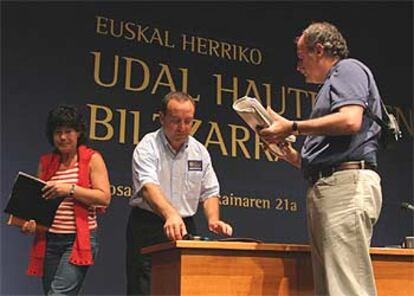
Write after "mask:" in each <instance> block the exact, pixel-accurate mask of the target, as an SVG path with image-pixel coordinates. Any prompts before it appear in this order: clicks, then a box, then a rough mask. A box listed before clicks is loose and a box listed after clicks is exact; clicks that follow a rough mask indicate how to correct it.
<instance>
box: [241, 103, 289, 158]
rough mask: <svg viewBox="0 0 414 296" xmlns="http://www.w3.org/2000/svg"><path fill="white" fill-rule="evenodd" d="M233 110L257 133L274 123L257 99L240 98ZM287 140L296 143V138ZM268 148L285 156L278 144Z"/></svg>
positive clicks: (278, 154) (270, 145)
mask: <svg viewBox="0 0 414 296" xmlns="http://www.w3.org/2000/svg"><path fill="white" fill-rule="evenodd" d="M233 109H234V110H235V111H236V112H237V114H239V116H240V117H241V118H242V119H243V120H244V121H245V122H246V123H247V125H248V126H250V128H251V129H252V130H254V131H255V132H257V131H258V130H260V129H261V128H265V127H269V126H270V125H271V124H272V122H273V119H272V117H271V116H270V115H269V113H267V111H266V109H265V108H264V107H263V105H262V104H261V103H260V102H259V101H258V100H257V99H256V98H251V97H247V96H245V97H242V98H239V99H237V100H236V101H235V102H234V103H233ZM285 140H286V141H287V142H295V141H296V137H295V136H294V135H290V136H289V137H287V138H286V139H285ZM268 146H269V148H270V150H271V152H273V153H274V154H276V155H277V156H281V155H284V152H283V151H282V150H281V149H280V148H279V147H278V146H277V145H276V144H268Z"/></svg>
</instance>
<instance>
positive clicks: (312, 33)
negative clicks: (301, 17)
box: [302, 22, 349, 59]
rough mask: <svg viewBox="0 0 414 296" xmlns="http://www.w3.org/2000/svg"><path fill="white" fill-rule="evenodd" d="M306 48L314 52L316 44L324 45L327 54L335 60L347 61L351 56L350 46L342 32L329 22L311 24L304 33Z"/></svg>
mask: <svg viewBox="0 0 414 296" xmlns="http://www.w3.org/2000/svg"><path fill="white" fill-rule="evenodd" d="M302 35H303V37H304V41H305V46H306V48H307V49H308V50H310V51H313V50H314V49H315V45H316V43H320V44H322V45H323V47H324V49H325V52H326V53H327V54H328V55H329V56H331V57H335V58H340V59H345V58H347V57H348V55H349V50H348V46H347V44H346V40H345V38H344V37H343V36H342V34H341V32H339V30H338V29H337V28H336V27H335V26H334V25H332V24H330V23H327V22H315V23H312V24H310V25H309V26H308V27H307V28H306V29H305V30H304V31H303V33H302Z"/></svg>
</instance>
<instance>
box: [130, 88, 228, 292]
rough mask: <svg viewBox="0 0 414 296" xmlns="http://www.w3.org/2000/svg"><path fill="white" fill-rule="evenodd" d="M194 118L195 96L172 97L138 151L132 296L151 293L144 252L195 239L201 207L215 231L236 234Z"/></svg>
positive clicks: (132, 226) (134, 170)
mask: <svg viewBox="0 0 414 296" xmlns="http://www.w3.org/2000/svg"><path fill="white" fill-rule="evenodd" d="M194 113H195V103H194V100H193V99H192V97H191V96H189V95H188V94H185V93H182V92H171V93H169V94H167V95H166V96H165V97H164V99H163V100H162V102H161V112H160V121H161V125H162V128H160V129H159V130H157V131H155V132H152V133H149V134H147V135H146V136H145V137H144V138H143V139H142V140H141V141H140V143H139V144H138V145H137V147H136V148H135V151H134V154H133V158H132V180H133V185H134V195H133V196H132V198H131V200H130V205H131V206H132V209H131V212H130V215H129V220H128V226H127V262H126V263H127V293H128V295H149V294H150V288H151V286H150V273H151V261H150V256H149V255H142V254H140V249H141V248H143V247H146V246H149V245H153V244H156V243H161V242H165V241H168V240H180V239H183V237H184V236H185V235H186V234H187V233H190V234H195V233H196V228H195V223H194V221H193V218H192V217H193V216H194V214H195V213H196V212H197V208H198V204H199V203H202V205H203V209H204V214H205V217H206V219H207V223H208V229H209V230H210V231H213V232H215V233H218V234H224V235H232V231H233V230H232V227H231V226H230V225H229V224H227V223H225V222H223V221H221V220H220V214H219V198H218V197H219V193H220V187H219V183H218V180H217V176H216V174H215V172H214V169H213V166H212V163H211V158H210V155H209V153H208V151H207V149H206V148H205V147H204V146H203V145H202V144H201V143H200V142H198V141H197V140H196V139H195V138H193V137H192V136H190V132H191V128H192V123H193V119H194ZM160 284H161V283H160Z"/></svg>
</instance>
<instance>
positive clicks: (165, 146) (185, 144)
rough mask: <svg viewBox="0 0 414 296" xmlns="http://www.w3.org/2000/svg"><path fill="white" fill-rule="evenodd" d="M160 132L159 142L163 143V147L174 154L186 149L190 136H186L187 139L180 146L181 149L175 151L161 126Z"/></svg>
mask: <svg viewBox="0 0 414 296" xmlns="http://www.w3.org/2000/svg"><path fill="white" fill-rule="evenodd" d="M160 134H161V142H162V144H163V145H164V148H166V149H168V150H169V151H170V152H171V153H172V154H173V155H174V156H176V155H177V154H179V153H180V152H182V151H185V150H186V149H187V147H188V141H189V138H190V137H187V140H186V141H185V142H184V144H183V146H181V149H180V150H179V151H175V149H174V148H173V147H172V146H171V144H170V143H169V142H168V139H167V136H166V135H165V132H164V128H161V130H160Z"/></svg>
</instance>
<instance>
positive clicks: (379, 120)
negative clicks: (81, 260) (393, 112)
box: [365, 99, 390, 129]
mask: <svg viewBox="0 0 414 296" xmlns="http://www.w3.org/2000/svg"><path fill="white" fill-rule="evenodd" d="M380 103H381V112H382V114H385V115H386V116H387V117H389V116H390V114H389V113H388V111H387V108H386V107H385V104H384V102H383V101H382V99H380ZM365 106H366V108H365V113H366V114H367V115H368V117H369V118H371V119H372V120H374V121H375V122H376V123H378V124H379V125H380V126H381V128H383V129H387V128H388V124H387V123H386V122H385V121H384V118H380V117H378V116H377V115H375V114H374V113H373V112H372V110H371V108H370V107H369V105H368V102H365Z"/></svg>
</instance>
